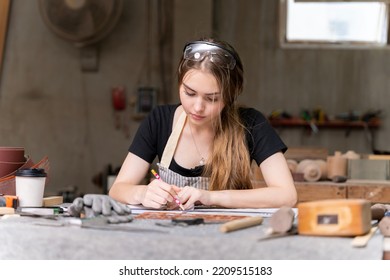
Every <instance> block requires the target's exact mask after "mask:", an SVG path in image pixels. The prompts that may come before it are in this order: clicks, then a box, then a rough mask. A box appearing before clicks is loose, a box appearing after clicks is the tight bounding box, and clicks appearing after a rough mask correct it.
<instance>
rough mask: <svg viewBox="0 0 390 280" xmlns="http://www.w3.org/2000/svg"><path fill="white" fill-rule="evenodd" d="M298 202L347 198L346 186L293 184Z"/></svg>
mask: <svg viewBox="0 0 390 280" xmlns="http://www.w3.org/2000/svg"><path fill="white" fill-rule="evenodd" d="M295 186H296V188H297V192H298V201H299V202H304V201H312V200H322V199H341V198H347V186H346V185H344V184H332V183H326V184H316V183H306V182H305V183H295Z"/></svg>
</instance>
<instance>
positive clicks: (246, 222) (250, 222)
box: [219, 216, 263, 232]
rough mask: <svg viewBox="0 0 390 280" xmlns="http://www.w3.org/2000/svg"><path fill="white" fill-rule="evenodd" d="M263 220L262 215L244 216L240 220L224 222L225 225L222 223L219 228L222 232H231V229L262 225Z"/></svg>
mask: <svg viewBox="0 0 390 280" xmlns="http://www.w3.org/2000/svg"><path fill="white" fill-rule="evenodd" d="M262 222H263V217H261V216H255V217H248V218H242V219H239V220H234V221H230V222H227V223H224V224H223V225H221V227H220V228H219V230H220V231H221V232H230V231H234V230H239V229H243V228H247V227H253V226H257V225H261V223H262Z"/></svg>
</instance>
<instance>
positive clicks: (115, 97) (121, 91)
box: [111, 86, 126, 111]
mask: <svg viewBox="0 0 390 280" xmlns="http://www.w3.org/2000/svg"><path fill="white" fill-rule="evenodd" d="M111 96H112V106H113V107H114V109H115V111H122V110H124V109H125V108H126V94H125V88H124V87H123V86H117V87H113V88H112V89H111Z"/></svg>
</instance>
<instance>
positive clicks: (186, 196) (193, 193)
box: [178, 186, 210, 209]
mask: <svg viewBox="0 0 390 280" xmlns="http://www.w3.org/2000/svg"><path fill="white" fill-rule="evenodd" d="M178 196H179V200H180V202H181V203H182V204H183V206H184V208H185V209H192V208H194V206H195V204H199V203H200V204H202V205H210V191H206V190H200V189H197V188H194V187H189V186H186V187H184V188H182V189H181V190H180V192H179V193H178Z"/></svg>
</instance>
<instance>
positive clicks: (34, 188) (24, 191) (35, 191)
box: [15, 168, 47, 207]
mask: <svg viewBox="0 0 390 280" xmlns="http://www.w3.org/2000/svg"><path fill="white" fill-rule="evenodd" d="M46 176H47V174H46V172H45V170H44V169H42V168H30V169H19V170H17V171H16V174H15V187H16V196H17V197H18V201H19V206H20V207H42V206H43V194H44V192H45V183H46Z"/></svg>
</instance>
